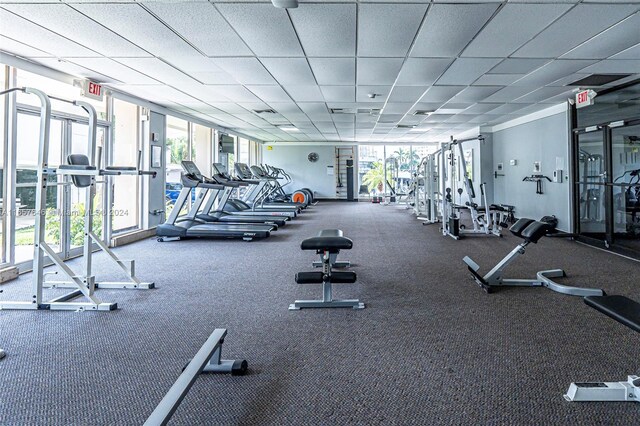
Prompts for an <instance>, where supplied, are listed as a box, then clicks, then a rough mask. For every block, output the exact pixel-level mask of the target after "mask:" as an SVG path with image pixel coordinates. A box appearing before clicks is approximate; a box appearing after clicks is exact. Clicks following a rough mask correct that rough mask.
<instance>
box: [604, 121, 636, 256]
mask: <svg viewBox="0 0 640 426" xmlns="http://www.w3.org/2000/svg"><path fill="white" fill-rule="evenodd" d="M611 150H612V151H611V152H612V155H611V160H612V168H611V170H612V174H611V175H612V191H613V198H612V200H613V206H612V207H613V242H614V243H615V244H617V245H620V246H623V247H626V248H628V249H631V250H635V251H638V252H640V122H632V123H630V124H629V125H626V126H622V127H616V128H613V129H611Z"/></svg>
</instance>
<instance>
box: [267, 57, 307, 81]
mask: <svg viewBox="0 0 640 426" xmlns="http://www.w3.org/2000/svg"><path fill="white" fill-rule="evenodd" d="M261 62H262V64H263V65H264V66H265V67H266V68H267V70H269V72H270V73H271V75H273V76H274V77H275V79H276V80H278V82H279V83H280V84H281V85H283V86H286V85H291V86H313V85H315V84H316V80H315V79H314V77H313V74H312V72H311V68H309V64H308V63H307V60H306V59H305V58H262V59H261Z"/></svg>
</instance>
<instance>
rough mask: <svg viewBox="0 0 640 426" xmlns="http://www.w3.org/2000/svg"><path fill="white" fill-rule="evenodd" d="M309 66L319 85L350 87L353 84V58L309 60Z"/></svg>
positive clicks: (354, 73) (354, 61)
mask: <svg viewBox="0 0 640 426" xmlns="http://www.w3.org/2000/svg"><path fill="white" fill-rule="evenodd" d="M309 64H310V65H311V70H312V71H313V74H314V75H315V77H316V80H317V81H318V84H320V85H326V86H339V85H346V86H352V85H354V84H355V81H356V60H355V58H309Z"/></svg>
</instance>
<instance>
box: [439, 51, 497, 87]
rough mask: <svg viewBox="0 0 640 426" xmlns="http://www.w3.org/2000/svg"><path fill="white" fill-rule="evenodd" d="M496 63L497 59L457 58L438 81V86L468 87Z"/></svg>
mask: <svg viewBox="0 0 640 426" xmlns="http://www.w3.org/2000/svg"><path fill="white" fill-rule="evenodd" d="M498 62H500V59H497V58H458V59H456V60H455V61H454V62H453V64H451V66H450V67H449V68H448V69H447V70H446V71H445V73H444V74H443V75H442V77H440V78H439V79H438V85H469V84H471V83H473V82H474V81H476V80H477V79H478V77H480V76H481V75H482V74H484V73H486V72H487V71H489V70H490V69H491V68H493V67H494V66H495V65H496V64H497V63H498Z"/></svg>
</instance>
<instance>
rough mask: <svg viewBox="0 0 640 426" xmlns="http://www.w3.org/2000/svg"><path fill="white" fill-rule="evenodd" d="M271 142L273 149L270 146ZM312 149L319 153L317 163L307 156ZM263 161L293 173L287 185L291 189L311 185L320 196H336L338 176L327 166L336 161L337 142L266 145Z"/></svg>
mask: <svg viewBox="0 0 640 426" xmlns="http://www.w3.org/2000/svg"><path fill="white" fill-rule="evenodd" d="M267 146H271V147H272V149H271V150H268V149H267ZM311 152H315V153H317V154H318V156H319V158H318V161H316V162H315V163H312V162H310V161H309V160H308V159H307V156H308V155H309V153H311ZM262 162H263V163H266V164H269V165H272V166H276V167H279V168H281V169H283V170H285V171H286V172H287V173H288V174H289V175H291V178H292V179H293V182H292V184H291V185H289V186H287V187H286V188H285V190H286V191H287V192H293V191H294V190H296V189H298V188H309V189H311V190H312V191H314V192H315V194H316V196H317V197H319V198H335V197H336V183H335V176H334V175H327V166H333V165H334V163H335V146H334V145H290V146H288V145H278V144H274V145H262Z"/></svg>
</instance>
